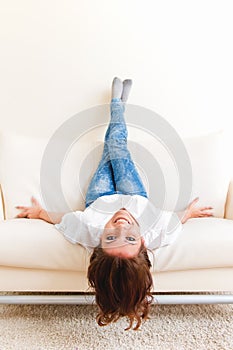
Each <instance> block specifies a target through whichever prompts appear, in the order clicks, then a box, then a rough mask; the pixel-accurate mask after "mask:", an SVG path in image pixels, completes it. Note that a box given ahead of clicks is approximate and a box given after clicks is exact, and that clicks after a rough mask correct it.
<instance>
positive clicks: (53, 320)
mask: <svg viewBox="0 0 233 350" xmlns="http://www.w3.org/2000/svg"><path fill="white" fill-rule="evenodd" d="M96 310H97V309H96V306H90V305H89V306H86V305H83V306H76V305H0V330H1V331H0V350H11V349H12V350H13V349H14V350H39V349H40V350H42V349H43V350H45V349H46V350H50V349H51V350H52V349H56V350H62V349H69V350H91V349H101V350H102V349H104V350H111V349H114V350H115V349H116V350H121V349H122V350H123V349H125V350H126V349H127V350H128V349H146V350H150V349H151V350H152V349H153V350H154V349H159V350H196V349H198V350H202V349H203V350H215V349H218V350H232V349H233V305H174V306H168V305H160V306H153V307H152V312H151V319H150V320H148V321H146V322H145V323H144V324H143V326H142V328H141V330H139V331H132V330H131V331H127V332H126V331H124V328H125V327H126V326H127V320H126V319H125V318H123V319H121V320H120V321H118V322H117V323H115V324H112V325H110V326H107V327H99V326H98V325H97V324H96V322H95V314H96Z"/></svg>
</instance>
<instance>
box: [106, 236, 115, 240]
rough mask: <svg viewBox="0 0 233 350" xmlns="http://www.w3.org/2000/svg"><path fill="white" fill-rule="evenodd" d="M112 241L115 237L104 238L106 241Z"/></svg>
mask: <svg viewBox="0 0 233 350" xmlns="http://www.w3.org/2000/svg"><path fill="white" fill-rule="evenodd" d="M114 239H116V237H115V236H108V237H107V238H106V240H107V241H114Z"/></svg>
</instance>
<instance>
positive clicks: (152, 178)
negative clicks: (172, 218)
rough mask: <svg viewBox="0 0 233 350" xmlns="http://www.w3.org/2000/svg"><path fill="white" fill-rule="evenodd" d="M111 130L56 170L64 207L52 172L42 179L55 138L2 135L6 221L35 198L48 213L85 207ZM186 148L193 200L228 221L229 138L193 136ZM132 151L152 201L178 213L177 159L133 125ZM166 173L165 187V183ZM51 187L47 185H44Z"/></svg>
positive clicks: (82, 143)
mask: <svg viewBox="0 0 233 350" xmlns="http://www.w3.org/2000/svg"><path fill="white" fill-rule="evenodd" d="M105 129H106V126H100V127H99V128H95V130H91V131H90V132H88V133H86V134H84V135H82V137H79V138H78V140H77V141H76V142H74V143H73V144H72V145H70V147H69V149H68V151H67V153H66V155H65V157H64V159H63V160H62V162H61V166H60V168H58V169H55V172H56V171H57V172H60V174H59V177H58V178H59V179H60V184H61V189H62V192H63V193H62V196H63V197H64V199H65V203H61V200H60V199H59V198H60V197H61V196H59V193H58V190H57V188H56V186H55V185H54V183H53V178H51V177H50V179H49V176H48V183H46V181H47V177H46V176H47V174H46V172H45V173H43V176H42V177H41V164H42V159H44V158H43V157H44V154H45V152H47V149H46V146H47V144H48V143H49V140H48V139H39V138H32V137H26V136H22V135H17V134H15V133H9V132H1V134H0V183H1V185H2V191H3V195H4V205H5V211H6V218H8V219H12V218H14V217H15V216H16V215H17V213H18V210H17V209H15V206H17V205H25V206H27V205H30V199H31V196H34V197H36V198H37V199H38V200H39V201H40V202H41V203H42V205H43V207H45V208H46V209H47V210H53V211H72V210H82V209H84V202H85V200H84V199H85V192H86V190H87V186H88V183H89V181H90V179H91V176H92V174H93V173H94V171H95V169H96V167H97V165H98V161H99V159H100V157H101V152H102V148H103V141H102V140H103V137H104V132H105ZM62 142H63V140H61V143H62ZM142 145H143V148H142ZM184 145H185V147H186V149H187V152H188V155H189V158H190V160H191V165H192V172H193V176H192V193H191V196H190V200H191V199H193V198H195V197H196V196H198V197H199V198H200V202H199V205H203V206H204V205H208V206H209V205H211V206H213V207H214V215H215V216H216V217H223V216H224V206H225V202H226V196H227V190H228V185H229V179H230V174H229V171H228V170H227V162H226V161H225V158H224V154H225V152H224V149H223V145H224V143H223V134H222V133H221V132H219V133H218V132H217V133H212V134H210V135H205V136H201V137H194V138H189V139H186V140H184ZM129 148H130V151H131V153H132V157H133V159H135V162H136V165H137V168H138V170H139V173H140V175H141V176H142V179H143V182H144V184H145V186H146V188H147V190H148V193H149V197H150V199H151V201H152V202H153V203H154V204H155V205H156V206H159V207H161V206H162V208H163V209H167V210H174V208H175V203H176V200H177V196H178V194H179V189H180V184H179V176H178V174H177V169H176V164H174V162H172V161H171V156H170V154H169V152H167V153H166V149H163V148H162V147H161V143H160V141H159V140H155V138H153V137H151V136H150V135H148V133H146V132H144V131H143V130H139V129H137V128H134V127H133V126H129ZM145 150H146V152H145ZM150 156H151V157H152V158H153V159H156V164H158V166H157V167H155V168H153V169H152V172H151V173H149V172H150V169H149V170H148V169H147V168H146V164H149V162H148V161H146V159H149V158H146V157H150ZM143 157H144V158H143ZM49 171H50V170H49V167H48V172H49ZM51 171H54V169H53V170H51ZM161 173H162V180H163V181H162V182H163V185H161V183H160V182H159V181H160V180H161ZM41 181H42V182H43V184H42V185H43V186H41ZM45 183H46V186H44V185H45ZM163 186H164V187H163ZM45 187H46V191H48V192H51V193H52V196H50V203H48V201H46V200H45V197H46V196H44V193H43V191H44V189H45ZM161 198H162V199H161ZM58 199H59V200H58ZM51 201H52V202H53V204H52V205H51ZM178 209H179V210H182V209H184V208H178Z"/></svg>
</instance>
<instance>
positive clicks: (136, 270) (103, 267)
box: [88, 245, 153, 330]
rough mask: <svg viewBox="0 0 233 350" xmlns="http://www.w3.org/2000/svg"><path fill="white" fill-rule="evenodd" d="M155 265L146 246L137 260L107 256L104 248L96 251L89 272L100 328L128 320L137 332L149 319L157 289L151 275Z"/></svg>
mask: <svg viewBox="0 0 233 350" xmlns="http://www.w3.org/2000/svg"><path fill="white" fill-rule="evenodd" d="M150 267H151V263H150V260H149V257H148V255H147V250H146V248H145V247H144V246H143V245H142V247H141V248H140V251H139V253H138V255H137V256H136V257H133V258H122V257H118V256H112V255H109V254H107V253H106V252H105V251H104V250H103V249H102V248H99V247H97V248H95V249H94V252H93V254H92V255H91V259H90V265H89V268H88V280H89V284H90V286H91V287H93V288H94V289H95V293H96V303H97V305H98V307H99V309H100V310H99V313H98V315H97V317H96V319H97V323H98V324H99V326H106V325H108V324H109V323H110V322H116V321H117V320H118V319H119V318H120V317H121V316H127V317H128V318H129V321H130V324H129V326H128V327H127V328H126V329H125V330H128V329H130V328H131V327H132V325H133V322H134V321H136V322H137V324H136V326H135V327H134V328H133V329H134V330H137V329H138V328H139V327H140V325H141V323H142V319H146V318H148V314H149V307H150V304H151V302H152V299H153V297H152V293H151V288H152V285H153V281H152V276H151V273H150Z"/></svg>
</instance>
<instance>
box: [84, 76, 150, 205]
mask: <svg viewBox="0 0 233 350" xmlns="http://www.w3.org/2000/svg"><path fill="white" fill-rule="evenodd" d="M114 80H115V79H114ZM125 82H127V83H126V85H125V87H126V88H125V90H122V88H121V87H120V81H119V79H118V81H115V83H116V84H114V81H113V93H112V96H113V98H112V100H111V120H110V123H109V126H108V129H107V132H106V135H105V140H104V150H103V154H102V158H101V161H100V163H99V166H98V168H97V170H96V172H95V174H94V176H93V178H92V180H91V182H90V185H89V187H88V190H87V194H86V207H87V206H89V205H90V204H91V203H92V202H93V201H94V200H96V199H97V198H99V197H101V196H104V195H111V194H115V193H122V194H130V195H134V194H138V195H141V196H144V197H147V193H146V190H145V188H144V186H143V183H142V181H141V178H140V176H139V174H138V172H137V169H136V167H135V165H134V162H133V161H132V159H131V155H130V152H129V150H128V148H127V136H128V132H127V127H126V124H125V119H124V111H125V105H124V103H123V102H122V100H121V98H120V97H122V99H123V101H124V102H126V99H127V97H128V93H129V89H128V87H129V85H128V84H130V85H131V81H129V80H127V81H125ZM117 84H118V85H117ZM121 84H122V83H121ZM122 86H123V85H122ZM114 87H115V88H117V89H116V91H114ZM120 89H121V90H120ZM115 96H117V97H115Z"/></svg>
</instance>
